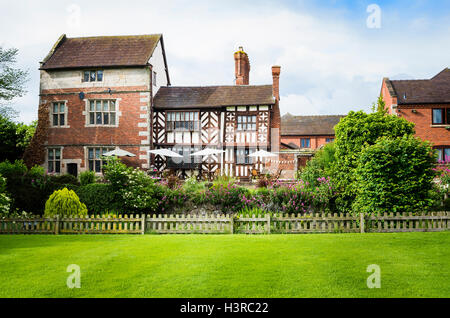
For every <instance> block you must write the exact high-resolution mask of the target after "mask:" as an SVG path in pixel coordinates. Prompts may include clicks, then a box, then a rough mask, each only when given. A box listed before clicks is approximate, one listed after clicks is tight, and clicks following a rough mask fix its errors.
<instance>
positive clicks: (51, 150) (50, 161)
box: [47, 147, 62, 174]
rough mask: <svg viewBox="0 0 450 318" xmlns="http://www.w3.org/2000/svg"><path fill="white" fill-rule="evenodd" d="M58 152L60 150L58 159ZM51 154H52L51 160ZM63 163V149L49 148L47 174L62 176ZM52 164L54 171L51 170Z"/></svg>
mask: <svg viewBox="0 0 450 318" xmlns="http://www.w3.org/2000/svg"><path fill="white" fill-rule="evenodd" d="M57 150H59V158H56V151H57ZM50 154H52V156H51V158H50ZM61 163H62V147H49V148H47V172H48V173H50V174H61ZM50 164H52V169H50ZM57 170H59V171H57Z"/></svg>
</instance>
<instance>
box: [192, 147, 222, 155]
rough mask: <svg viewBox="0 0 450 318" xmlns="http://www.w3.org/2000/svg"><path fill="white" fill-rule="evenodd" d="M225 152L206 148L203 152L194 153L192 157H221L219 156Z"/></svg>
mask: <svg viewBox="0 0 450 318" xmlns="http://www.w3.org/2000/svg"><path fill="white" fill-rule="evenodd" d="M224 152H225V151H224V150H218V149H211V148H205V149H203V150H200V151H197V152H194V153H193V154H191V156H209V155H219V154H221V153H224Z"/></svg>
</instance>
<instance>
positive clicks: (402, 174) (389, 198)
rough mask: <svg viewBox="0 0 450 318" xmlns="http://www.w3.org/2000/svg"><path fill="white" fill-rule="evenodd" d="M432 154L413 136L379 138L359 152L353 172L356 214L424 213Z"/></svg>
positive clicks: (433, 154) (431, 172)
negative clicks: (354, 173)
mask: <svg viewBox="0 0 450 318" xmlns="http://www.w3.org/2000/svg"><path fill="white" fill-rule="evenodd" d="M435 161H436V158H435V153H434V151H433V150H432V148H431V146H430V144H429V143H428V142H423V141H421V140H420V139H418V138H414V137H412V136H404V137H402V138H396V139H389V138H386V137H384V138H381V139H380V140H379V141H378V142H377V143H376V144H374V145H371V146H367V147H366V148H364V150H363V151H362V152H361V155H360V157H359V159H358V166H357V169H356V176H357V182H356V188H357V189H358V191H357V196H356V200H355V202H354V204H353V211H354V212H355V213H365V214H381V213H384V212H416V211H423V210H424V209H427V208H428V207H429V206H430V205H431V204H432V200H431V197H430V190H432V186H433V184H432V181H433V178H434V176H435V173H434V171H433V166H434V163H435Z"/></svg>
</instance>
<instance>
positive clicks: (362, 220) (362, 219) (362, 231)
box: [359, 213, 365, 233]
mask: <svg viewBox="0 0 450 318" xmlns="http://www.w3.org/2000/svg"><path fill="white" fill-rule="evenodd" d="M359 220H360V222H359V227H360V228H361V233H364V232H365V228H364V227H365V224H364V221H365V220H364V213H360V214H359Z"/></svg>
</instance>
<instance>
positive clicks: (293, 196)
mask: <svg viewBox="0 0 450 318" xmlns="http://www.w3.org/2000/svg"><path fill="white" fill-rule="evenodd" d="M317 184H318V185H317V186H313V185H311V184H310V183H309V182H308V181H303V180H299V181H298V182H296V183H294V184H290V185H287V186H283V185H280V184H275V187H274V189H273V191H272V193H271V194H272V198H271V201H273V202H274V203H275V205H276V207H277V208H278V209H277V210H279V211H280V212H282V213H295V214H297V213H309V212H322V211H324V212H330V210H331V206H332V204H331V203H332V202H333V199H334V196H335V195H336V193H335V191H334V188H333V184H332V183H331V181H330V178H329V177H327V178H325V177H321V178H318V179H317Z"/></svg>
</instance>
